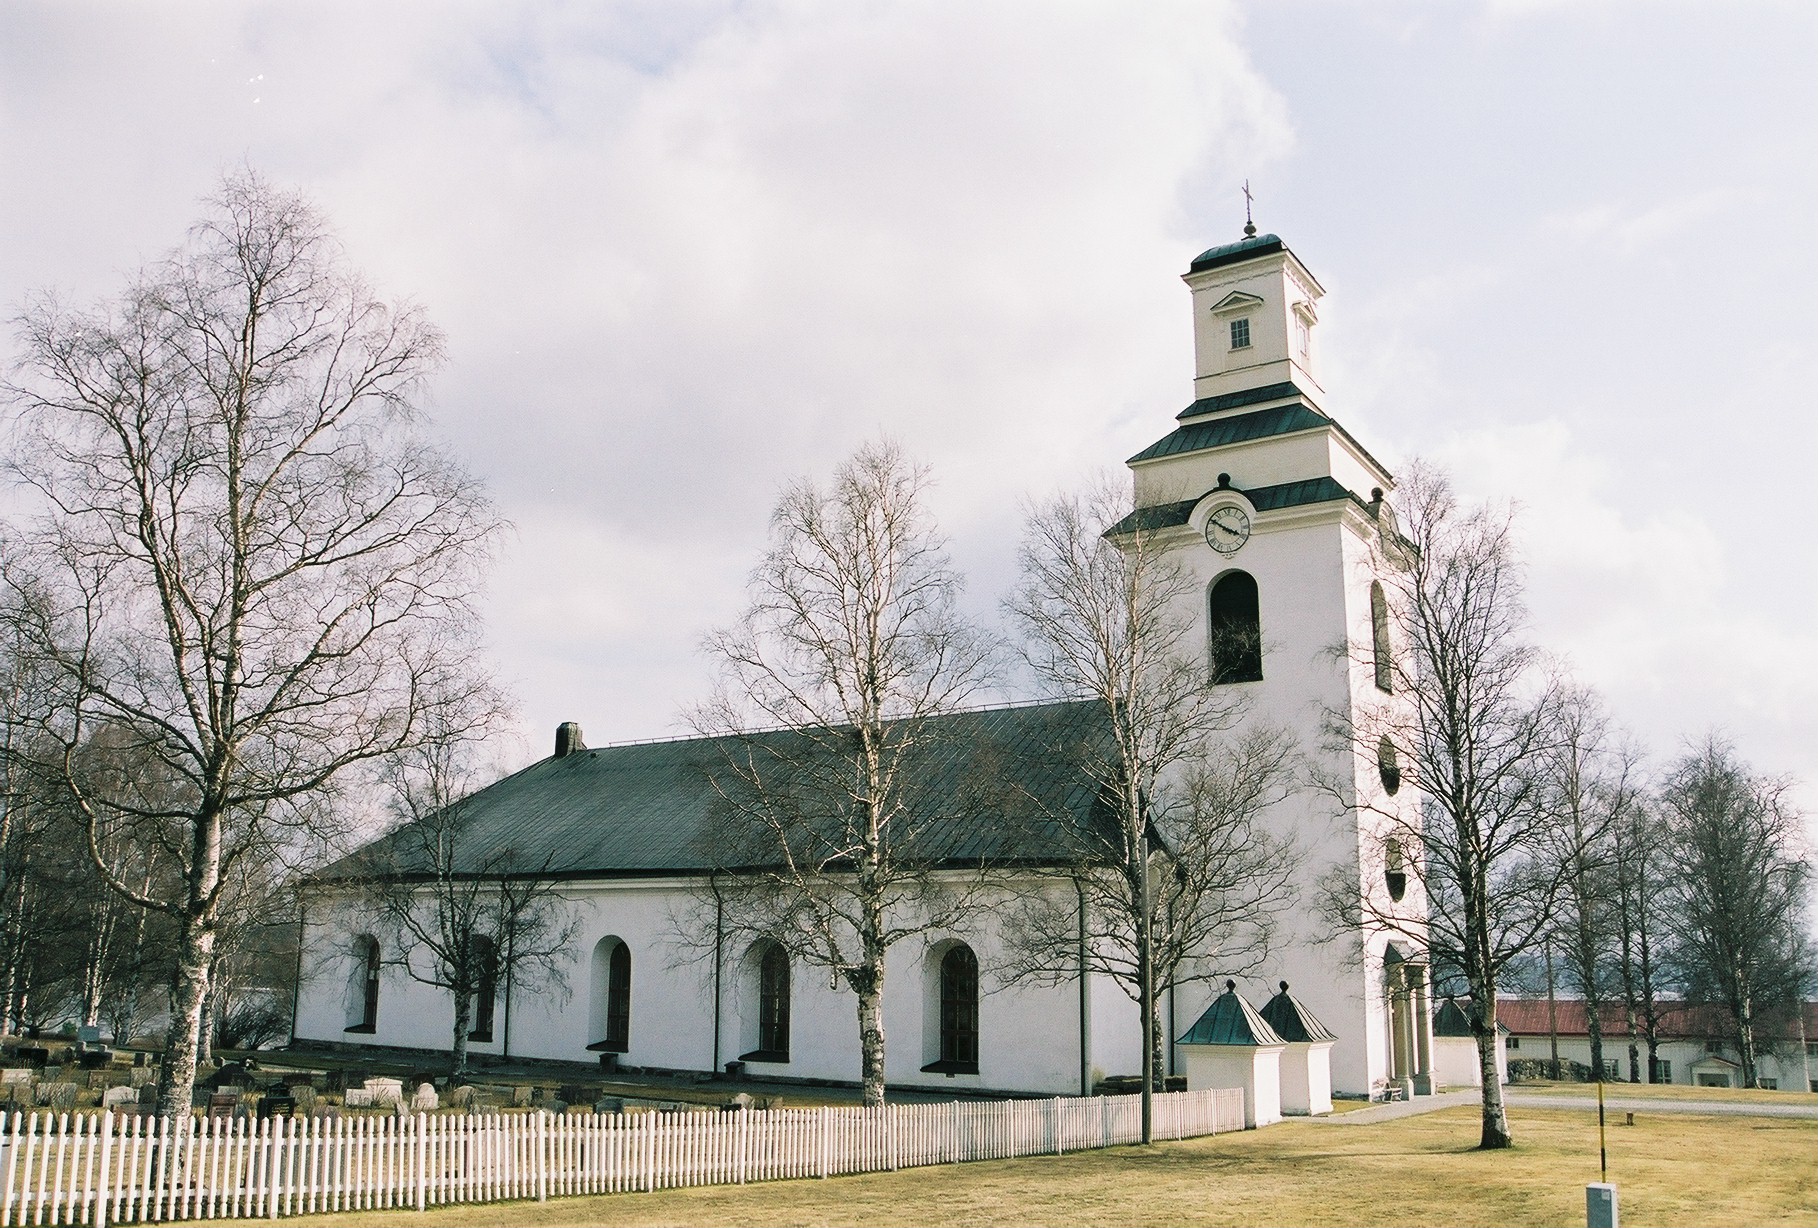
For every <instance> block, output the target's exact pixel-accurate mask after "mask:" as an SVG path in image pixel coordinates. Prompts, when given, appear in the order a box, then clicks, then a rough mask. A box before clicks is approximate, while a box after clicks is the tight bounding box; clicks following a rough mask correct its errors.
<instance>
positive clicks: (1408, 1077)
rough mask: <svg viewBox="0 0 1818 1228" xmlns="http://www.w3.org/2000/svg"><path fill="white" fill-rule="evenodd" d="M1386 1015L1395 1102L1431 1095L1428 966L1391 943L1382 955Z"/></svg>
mask: <svg viewBox="0 0 1818 1228" xmlns="http://www.w3.org/2000/svg"><path fill="white" fill-rule="evenodd" d="M1382 963H1383V980H1384V988H1385V990H1386V993H1385V995H1384V996H1385V999H1386V1002H1387V1007H1388V1014H1389V1020H1388V1023H1389V1078H1388V1083H1389V1088H1390V1091H1391V1094H1392V1095H1394V1096H1395V1097H1396V1098H1398V1099H1405V1098H1407V1097H1409V1096H1430V1095H1432V1094H1433V1028H1432V1018H1433V1012H1432V1004H1431V1002H1430V1000H1429V997H1428V989H1427V966H1426V964H1425V963H1423V962H1420V961H1419V960H1418V959H1417V958H1415V957H1414V956H1412V955H1410V954H1409V953H1408V952H1406V951H1403V950H1402V949H1401V948H1400V947H1398V946H1397V945H1396V944H1395V943H1392V942H1391V943H1390V944H1389V946H1388V949H1387V950H1386V951H1385V952H1384V953H1383V961H1382Z"/></svg>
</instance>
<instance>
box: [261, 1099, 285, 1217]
mask: <svg viewBox="0 0 1818 1228" xmlns="http://www.w3.org/2000/svg"><path fill="white" fill-rule="evenodd" d="M265 1120H266V1121H267V1122H268V1123H270V1126H271V1129H270V1131H269V1132H268V1133H267V1134H266V1136H265V1146H266V1147H267V1148H268V1149H269V1150H268V1153H267V1154H268V1158H267V1160H266V1162H265V1217H266V1218H267V1219H277V1218H278V1197H279V1194H280V1192H281V1191H282V1190H283V1188H284V1186H283V1181H284V1121H285V1119H284V1118H282V1117H279V1116H277V1115H276V1114H274V1115H272V1116H270V1117H268V1118H266V1119H265Z"/></svg>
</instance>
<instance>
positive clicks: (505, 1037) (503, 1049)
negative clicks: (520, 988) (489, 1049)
mask: <svg viewBox="0 0 1818 1228" xmlns="http://www.w3.org/2000/svg"><path fill="white" fill-rule="evenodd" d="M512 971H513V970H512V967H511V965H510V964H506V966H505V1026H504V1028H503V1029H502V1033H503V1034H502V1036H501V1037H500V1040H499V1060H500V1061H501V1062H503V1061H505V1060H506V1059H508V1058H510V1057H511V985H512V980H513V976H512Z"/></svg>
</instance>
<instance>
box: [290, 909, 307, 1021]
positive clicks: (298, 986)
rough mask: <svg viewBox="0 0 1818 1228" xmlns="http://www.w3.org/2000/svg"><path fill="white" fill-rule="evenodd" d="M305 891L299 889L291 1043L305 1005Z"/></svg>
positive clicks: (292, 990)
mask: <svg viewBox="0 0 1818 1228" xmlns="http://www.w3.org/2000/svg"><path fill="white" fill-rule="evenodd" d="M303 909H304V903H303V891H302V889H301V888H298V890H297V966H296V970H295V971H294V972H293V973H292V974H291V980H290V1043H291V1044H293V1045H294V1044H296V1043H297V1011H298V1009H299V1008H300V1007H301V1006H302V1005H303V934H304V932H305V931H304V929H303Z"/></svg>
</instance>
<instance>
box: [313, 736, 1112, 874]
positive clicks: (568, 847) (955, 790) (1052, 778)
mask: <svg viewBox="0 0 1818 1228" xmlns="http://www.w3.org/2000/svg"><path fill="white" fill-rule="evenodd" d="M1107 736H1108V730H1107V728H1106V722H1105V721H1104V719H1103V709H1102V707H1100V705H1098V704H1097V703H1094V702H1089V701H1074V702H1062V703H1047V704H1032V705H1024V706H1020V707H1009V708H992V709H980V710H977V711H971V712H957V713H952V714H949V715H945V716H939V717H934V718H931V719H930V720H928V721H927V722H925V724H924V726H923V728H922V730H921V742H920V746H919V748H918V750H917V751H916V752H915V753H914V754H913V755H911V757H910V759H909V764H910V767H911V769H912V774H913V775H914V776H915V778H916V780H917V782H918V784H917V787H916V788H915V789H914V791H913V792H912V793H910V794H908V795H907V797H906V801H907V804H908V805H909V806H910V808H911V812H912V813H911V816H910V821H909V822H908V823H906V824H905V825H904V828H905V829H907V830H910V831H912V832H913V833H914V835H913V837H912V838H913V840H914V841H915V845H916V847H915V855H916V857H917V858H918V859H926V860H927V861H929V862H931V863H933V864H937V865H940V864H947V865H962V864H972V865H976V864H980V863H990V864H997V865H1032V864H1035V865H1059V864H1071V863H1072V862H1073V861H1075V860H1077V856H1078V850H1079V849H1080V848H1081V847H1082V845H1084V844H1086V843H1087V842H1086V841H1082V840H1081V839H1080V835H1081V832H1082V831H1083V829H1084V828H1085V827H1086V826H1087V825H1096V824H1098V823H1101V822H1103V821H1105V811H1104V809H1103V806H1102V804H1101V802H1100V799H1099V796H1098V792H1097V789H1096V786H1095V785H1094V783H1093V780H1092V778H1091V777H1090V776H1089V775H1088V774H1087V773H1086V772H1085V771H1084V770H1083V769H1082V768H1081V767H1080V764H1081V763H1082V762H1084V761H1090V760H1089V757H1102V755H1103V754H1104V749H1103V747H1104V743H1105V740H1106V738H1107ZM802 737H803V735H801V734H799V733H797V732H796V731H791V730H777V731H771V732H765V733H758V734H753V735H748V736H746V737H744V738H685V739H676V740H672V741H664V742H644V743H634V744H631V745H625V746H608V747H602V748H596V749H583V750H577V751H574V752H573V753H571V754H568V755H564V756H562V757H561V758H554V757H552V758H548V759H544V760H541V761H540V762H537V763H533V764H531V765H530V766H529V767H527V768H525V769H523V770H522V771H520V772H517V773H515V774H514V775H511V776H507V777H506V778H505V779H503V780H501V781H499V782H497V783H496V784H493V785H490V786H488V787H487V788H484V789H481V790H480V791H479V792H477V793H474V794H472V795H471V796H469V797H467V798H466V799H464V800H463V801H461V802H459V803H457V805H458V806H459V808H460V810H459V828H458V835H457V837H456V843H455V865H454V867H453V868H454V870H455V872H456V873H457V874H460V873H468V874H472V873H486V874H488V875H489V876H490V875H491V874H493V873H495V872H496V869H495V867H497V866H498V865H499V863H500V862H501V861H502V860H508V861H509V862H510V864H511V865H513V866H515V867H519V868H520V869H519V870H518V872H520V873H547V874H549V875H550V876H554V877H567V878H611V877H633V876H640V875H645V876H648V875H665V874H703V873H707V872H709V871H711V870H714V869H722V868H727V867H726V864H725V862H726V857H725V851H724V849H723V848H722V847H720V846H718V845H716V843H715V839H716V837H715V834H714V833H715V832H716V831H717V827H716V824H715V822H714V819H715V815H716V804H717V803H718V799H719V795H718V794H717V793H716V791H715V788H714V783H713V782H714V775H715V773H716V772H721V773H723V772H724V771H725V769H726V763H727V758H728V755H729V754H739V753H743V752H746V751H751V752H752V753H757V754H760V755H761V754H764V753H766V748H771V749H785V748H789V747H790V745H791V740H792V739H795V740H797V741H798V742H799V740H800V739H801V738H802ZM426 869H427V863H426V862H424V861H423V858H422V856H421V854H420V852H417V851H415V850H414V849H413V848H412V847H411V842H410V841H408V840H405V839H403V838H401V837H399V836H397V835H396V833H394V834H393V835H391V836H387V837H382V838H380V839H379V840H376V841H374V842H372V843H371V844H369V845H367V846H365V847H364V848H362V849H360V850H358V851H356V852H355V853H353V854H351V855H350V856H348V857H346V858H343V859H342V860H341V861H339V862H337V863H335V864H334V865H331V866H329V867H328V868H327V869H325V870H323V871H321V872H320V873H319V874H318V875H317V876H316V878H317V880H318V881H330V880H337V879H340V880H346V879H359V878H369V877H374V876H383V877H399V878H405V879H410V878H415V877H418V876H420V875H421V874H422V873H423V872H424V870H426Z"/></svg>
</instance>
